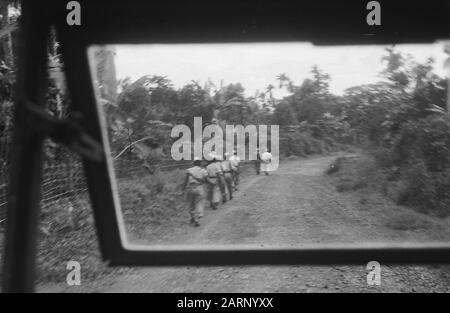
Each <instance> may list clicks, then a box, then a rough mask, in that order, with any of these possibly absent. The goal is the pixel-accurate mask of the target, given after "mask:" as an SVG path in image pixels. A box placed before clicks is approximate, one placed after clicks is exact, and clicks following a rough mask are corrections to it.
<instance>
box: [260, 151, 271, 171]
mask: <svg viewBox="0 0 450 313" xmlns="http://www.w3.org/2000/svg"><path fill="white" fill-rule="evenodd" d="M261 161H262V164H261V172H263V173H264V174H266V175H269V172H270V171H271V170H272V167H271V162H272V154H271V153H270V152H269V151H265V152H263V154H261Z"/></svg>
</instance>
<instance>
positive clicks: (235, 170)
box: [230, 150, 241, 190]
mask: <svg viewBox="0 0 450 313" xmlns="http://www.w3.org/2000/svg"><path fill="white" fill-rule="evenodd" d="M230 163H231V173H232V176H233V185H234V190H237V185H238V184H239V173H240V168H239V163H241V159H240V158H239V157H238V156H237V151H236V150H234V151H233V155H232V156H231V157H230Z"/></svg>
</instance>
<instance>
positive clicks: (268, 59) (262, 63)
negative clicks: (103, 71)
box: [115, 43, 446, 98]
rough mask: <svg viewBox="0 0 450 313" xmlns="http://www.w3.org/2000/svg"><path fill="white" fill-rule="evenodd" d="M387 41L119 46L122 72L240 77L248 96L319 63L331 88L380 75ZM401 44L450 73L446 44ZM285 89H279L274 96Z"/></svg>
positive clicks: (179, 78)
mask: <svg viewBox="0 0 450 313" xmlns="http://www.w3.org/2000/svg"><path fill="white" fill-rule="evenodd" d="M386 47H387V46H334V47H315V46H313V45H311V44H308V43H251V44H242V43H238V44H164V45H159V44H155V45H120V46H116V60H115V61H116V70H117V76H118V78H125V77H127V76H128V77H131V79H132V80H133V81H134V80H136V79H138V78H140V77H142V76H143V75H164V76H167V77H168V78H169V79H170V80H171V81H172V82H173V84H174V86H175V87H177V88H178V87H182V86H183V85H184V84H186V83H189V82H190V81H191V80H196V81H198V82H199V83H200V84H201V85H203V83H204V82H206V81H207V80H208V78H209V79H211V81H213V82H214V83H215V84H216V85H217V86H218V87H219V86H220V80H221V79H223V81H224V84H229V83H236V82H240V83H241V84H242V85H243V86H244V88H245V89H246V94H247V96H253V95H254V94H255V91H256V90H257V89H259V90H260V91H264V90H265V88H266V87H267V85H268V84H272V85H274V86H276V87H278V82H277V81H276V79H275V78H276V76H277V75H279V74H281V73H286V74H287V76H288V77H290V78H291V79H292V80H293V81H294V83H295V84H296V85H300V84H301V83H302V81H303V80H304V79H305V78H307V77H310V73H309V72H310V69H311V66H312V65H314V64H317V65H318V66H319V68H321V69H322V70H323V71H324V72H326V73H329V74H330V75H331V81H330V89H331V91H332V92H333V93H336V94H341V93H342V91H343V90H344V89H346V88H348V87H351V86H355V85H360V84H366V83H372V82H376V81H379V80H381V77H379V76H378V73H379V72H380V70H381V69H382V63H381V61H380V60H381V57H382V55H383V54H384V49H385V48H386ZM397 50H398V51H401V52H405V53H409V54H411V55H413V56H414V58H415V59H416V60H417V61H419V62H423V61H425V60H426V59H427V58H428V57H434V58H435V60H436V62H435V72H436V73H437V74H439V75H441V76H444V75H445V71H444V68H443V63H444V59H445V57H446V55H445V54H444V52H443V45H442V44H438V43H436V44H432V45H398V46H397ZM283 95H285V94H284V92H282V91H280V90H275V92H274V96H275V97H278V98H279V97H281V96H283Z"/></svg>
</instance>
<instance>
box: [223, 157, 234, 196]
mask: <svg viewBox="0 0 450 313" xmlns="http://www.w3.org/2000/svg"><path fill="white" fill-rule="evenodd" d="M229 155H230V154H229V153H228V152H227V153H225V159H224V160H223V161H222V163H221V166H222V172H223V178H224V180H225V186H226V189H227V191H228V194H229V195H230V200H231V199H233V174H232V171H233V170H232V166H231V161H230V157H229Z"/></svg>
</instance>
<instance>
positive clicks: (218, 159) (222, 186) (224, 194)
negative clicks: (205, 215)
mask: <svg viewBox="0 0 450 313" xmlns="http://www.w3.org/2000/svg"><path fill="white" fill-rule="evenodd" d="M222 161H223V157H222V156H221V155H219V154H218V155H217V156H216V162H217V166H218V167H219V168H220V175H219V176H218V178H219V179H218V181H219V188H220V193H221V194H222V203H225V202H227V187H226V183H225V177H224V175H223V170H222Z"/></svg>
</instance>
